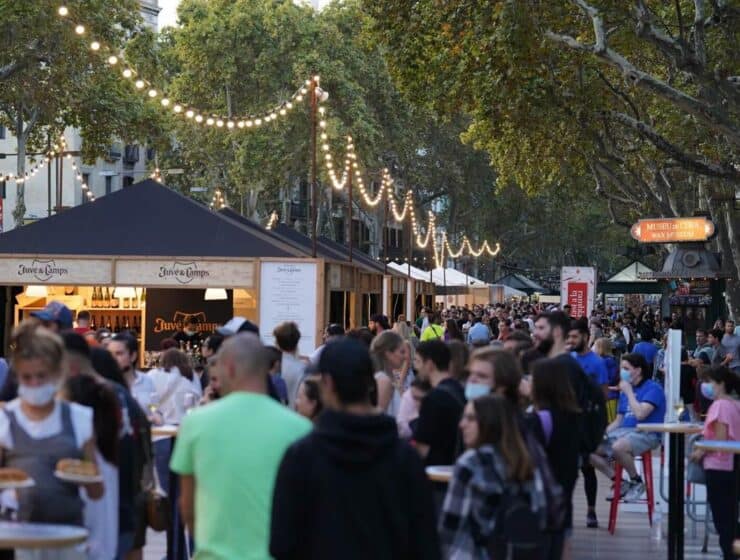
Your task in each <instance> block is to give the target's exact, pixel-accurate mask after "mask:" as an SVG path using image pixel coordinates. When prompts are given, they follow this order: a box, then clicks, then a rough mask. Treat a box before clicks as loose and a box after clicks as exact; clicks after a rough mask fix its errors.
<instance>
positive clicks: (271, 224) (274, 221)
mask: <svg viewBox="0 0 740 560" xmlns="http://www.w3.org/2000/svg"><path fill="white" fill-rule="evenodd" d="M277 222H278V213H277V212H276V211H275V210H273V211H272V214H270V219H269V221H268V222H267V226H266V228H267V229H272V228H274V227H275V225H276V224H277Z"/></svg>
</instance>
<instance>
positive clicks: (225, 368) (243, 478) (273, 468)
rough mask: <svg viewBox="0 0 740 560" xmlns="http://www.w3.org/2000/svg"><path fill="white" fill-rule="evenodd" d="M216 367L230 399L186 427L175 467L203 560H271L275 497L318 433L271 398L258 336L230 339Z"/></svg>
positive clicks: (197, 414)
mask: <svg viewBox="0 0 740 560" xmlns="http://www.w3.org/2000/svg"><path fill="white" fill-rule="evenodd" d="M214 361H215V363H214V364H213V366H212V367H213V368H216V371H217V373H216V374H217V376H218V379H219V381H220V382H221V388H222V393H223V394H225V395H226V396H225V397H224V398H222V399H220V400H218V401H216V402H214V403H211V404H208V405H206V406H203V407H201V408H199V409H197V410H195V411H193V412H192V414H188V415H187V416H186V417H185V419H184V420H183V423H182V425H181V426H180V431H179V433H178V438H177V443H176V444H175V450H174V452H173V454H172V461H171V462H170V468H171V469H172V470H173V471H174V472H176V473H179V474H180V508H181V510H182V515H183V518H184V520H185V522H186V523H187V525H188V527H189V528H190V530H191V532H193V533H194V535H195V542H196V548H197V550H196V553H195V558H196V559H198V560H206V559H224V560H231V559H233V558H240V559H244V560H263V559H264V560H267V559H269V558H270V554H269V552H268V546H269V539H270V515H271V508H272V492H273V487H274V485H275V476H276V473H277V469H278V466H279V465H280V461H281V459H282V457H283V454H284V452H285V450H286V449H287V447H288V446H289V445H290V444H291V443H293V442H294V441H295V440H297V439H299V438H301V437H303V436H304V435H306V434H307V433H308V432H309V431H310V430H311V423H310V422H309V421H308V420H306V419H305V418H303V417H301V416H298V415H297V414H295V413H294V412H292V411H290V410H289V409H287V408H285V407H284V406H282V405H281V404H280V403H278V402H276V401H274V400H273V399H271V398H270V397H269V396H267V371H268V358H267V353H266V352H265V348H264V347H263V346H262V343H260V341H259V339H258V338H257V337H256V336H255V335H253V334H247V333H245V334H239V335H236V336H234V337H232V338H230V339H228V340H226V341H225V342H224V343H223V345H222V346H221V349H220V350H219V352H218V354H217V355H216V357H215V360H214Z"/></svg>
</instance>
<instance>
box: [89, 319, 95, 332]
mask: <svg viewBox="0 0 740 560" xmlns="http://www.w3.org/2000/svg"><path fill="white" fill-rule="evenodd" d="M90 330H91V331H94V330H95V315H90Z"/></svg>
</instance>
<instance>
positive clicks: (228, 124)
mask: <svg viewBox="0 0 740 560" xmlns="http://www.w3.org/2000/svg"><path fill="white" fill-rule="evenodd" d="M226 128H234V121H229V122H227V123H226Z"/></svg>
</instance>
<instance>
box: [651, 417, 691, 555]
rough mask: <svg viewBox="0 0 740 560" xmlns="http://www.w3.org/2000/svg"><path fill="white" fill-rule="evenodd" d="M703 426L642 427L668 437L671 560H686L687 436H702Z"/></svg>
mask: <svg viewBox="0 0 740 560" xmlns="http://www.w3.org/2000/svg"><path fill="white" fill-rule="evenodd" d="M702 428H703V426H702V425H701V424H690V423H683V422H670V423H667V424H638V425H637V429H638V430H639V431H642V432H660V433H664V434H668V447H669V451H668V452H669V463H668V465H669V472H668V560H683V517H684V511H683V510H684V500H683V493H684V488H683V485H684V460H685V458H686V451H685V449H686V441H685V438H684V436H686V435H687V434H698V433H700V432H701V431H702Z"/></svg>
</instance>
